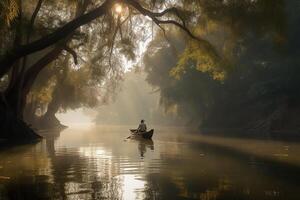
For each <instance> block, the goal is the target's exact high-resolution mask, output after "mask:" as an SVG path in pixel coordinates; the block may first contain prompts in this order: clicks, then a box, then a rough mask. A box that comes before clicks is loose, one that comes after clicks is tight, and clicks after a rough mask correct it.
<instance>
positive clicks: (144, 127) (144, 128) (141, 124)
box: [138, 123, 147, 132]
mask: <svg viewBox="0 0 300 200" xmlns="http://www.w3.org/2000/svg"><path fill="white" fill-rule="evenodd" d="M138 131H139V132H145V131H147V126H146V124H145V123H140V125H139V127H138Z"/></svg>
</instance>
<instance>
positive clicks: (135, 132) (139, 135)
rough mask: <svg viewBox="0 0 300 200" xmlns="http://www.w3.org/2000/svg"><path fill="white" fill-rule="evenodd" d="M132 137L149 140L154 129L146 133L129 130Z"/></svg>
mask: <svg viewBox="0 0 300 200" xmlns="http://www.w3.org/2000/svg"><path fill="white" fill-rule="evenodd" d="M130 132H131V133H132V135H131V136H130V137H142V138H144V139H151V138H152V136H153V133H154V129H151V130H150V131H146V132H137V130H136V129H130Z"/></svg>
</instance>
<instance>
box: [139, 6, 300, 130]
mask: <svg viewBox="0 0 300 200" xmlns="http://www.w3.org/2000/svg"><path fill="white" fill-rule="evenodd" d="M201 2H202V1H201ZM228 2H231V1H228ZM255 2H256V3H257V4H253V6H250V7H249V4H245V2H244V1H239V3H237V2H235V3H234V2H232V3H228V4H224V3H221V2H217V1H210V3H208V2H207V1H206V2H203V5H202V4H201V3H200V4H201V6H200V7H201V10H202V12H203V13H202V15H201V17H200V18H201V19H199V21H198V24H197V28H196V30H199V34H200V35H201V36H202V37H203V38H206V39H207V40H208V41H209V42H211V43H212V44H213V45H214V46H215V47H216V49H217V50H218V53H219V54H220V55H222V57H223V61H222V62H221V63H220V62H217V63H215V62H214V61H215V60H213V59H211V56H209V55H207V54H206V52H205V51H204V52H203V50H201V49H199V48H197V47H196V45H195V43H191V42H190V41H188V40H186V38H185V37H184V36H183V35H182V34H180V33H178V32H177V31H176V30H172V32H170V33H169V34H168V35H167V37H168V38H169V40H168V42H167V41H165V39H164V35H162V34H157V35H156V37H155V39H154V40H153V41H152V42H151V43H150V45H149V48H148V50H147V52H146V54H145V56H144V64H145V71H146V73H147V81H148V82H149V83H150V84H152V85H153V86H155V87H157V88H158V89H159V91H160V95H161V104H162V105H163V106H164V107H165V108H166V109H167V110H169V111H171V112H176V113H177V114H178V115H182V116H184V117H186V118H188V119H190V124H191V125H197V126H200V127H201V129H202V130H206V129H207V128H209V129H211V128H221V129H222V128H223V129H224V128H242V129H247V130H251V131H252V130H255V131H256V130H259V131H263V132H268V131H270V130H281V131H282V130H294V131H297V130H298V129H299V122H300V113H299V108H300V107H299V106H300V104H299V97H300V96H299V89H300V87H299V84H300V76H299V74H300V73H299V72H300V71H299V53H300V52H299V41H300V40H299V37H298V35H299V33H300V29H299V27H300V26H299V25H300V24H299V22H300V20H299V17H300V15H299V14H298V11H297V10H298V8H299V2H297V1H255ZM202 6H203V7H202ZM224 61H225V62H224Z"/></svg>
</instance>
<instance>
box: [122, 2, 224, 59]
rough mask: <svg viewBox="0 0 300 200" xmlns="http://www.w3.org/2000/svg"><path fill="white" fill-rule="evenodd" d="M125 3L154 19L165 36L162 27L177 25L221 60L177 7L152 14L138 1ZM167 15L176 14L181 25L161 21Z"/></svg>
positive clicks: (174, 22) (170, 21) (175, 22)
mask: <svg viewBox="0 0 300 200" xmlns="http://www.w3.org/2000/svg"><path fill="white" fill-rule="evenodd" d="M124 2H126V3H127V4H129V5H131V6H132V7H134V8H135V9H136V10H138V11H139V12H140V13H141V14H143V15H145V16H148V17H150V18H151V19H152V21H153V22H154V23H155V24H156V25H157V26H158V27H159V28H160V29H162V30H163V32H164V34H165V29H164V28H163V27H162V25H165V24H172V25H175V26H176V27H178V28H180V29H181V30H183V31H184V32H185V33H186V34H187V35H188V36H189V37H191V38H192V39H194V40H196V41H198V42H199V43H200V44H201V45H203V46H204V47H205V48H206V49H210V50H212V51H213V53H214V55H215V56H216V57H217V58H219V55H218V53H217V51H216V50H215V48H214V47H213V46H212V45H211V44H210V43H209V42H208V41H206V40H204V39H202V38H200V37H197V36H195V35H194V34H193V33H192V32H191V31H190V29H189V28H188V27H187V26H186V23H185V22H184V20H183V18H182V16H181V15H180V13H179V10H178V9H177V8H175V7H172V8H167V9H165V10H163V11H162V12H152V11H150V10H148V9H146V8H144V7H143V6H141V4H140V3H139V2H137V1H136V0H124ZM167 13H172V14H174V15H175V16H176V17H178V18H179V19H180V20H181V23H179V22H178V21H176V20H172V19H168V20H162V19H159V18H160V17H163V16H164V15H166V14H167Z"/></svg>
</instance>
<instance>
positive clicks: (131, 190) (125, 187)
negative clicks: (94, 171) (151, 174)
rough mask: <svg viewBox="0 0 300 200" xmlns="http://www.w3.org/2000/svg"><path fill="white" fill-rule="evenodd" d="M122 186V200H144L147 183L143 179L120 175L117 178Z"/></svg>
mask: <svg viewBox="0 0 300 200" xmlns="http://www.w3.org/2000/svg"><path fill="white" fill-rule="evenodd" d="M116 178H117V179H118V180H119V181H120V183H121V184H122V185H121V188H120V190H121V193H122V199H125V200H132V199H143V197H144V195H143V193H142V192H143V190H144V188H145V184H146V183H145V181H143V180H142V179H141V177H139V176H136V175H130V174H127V175H120V176H117V177H116Z"/></svg>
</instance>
